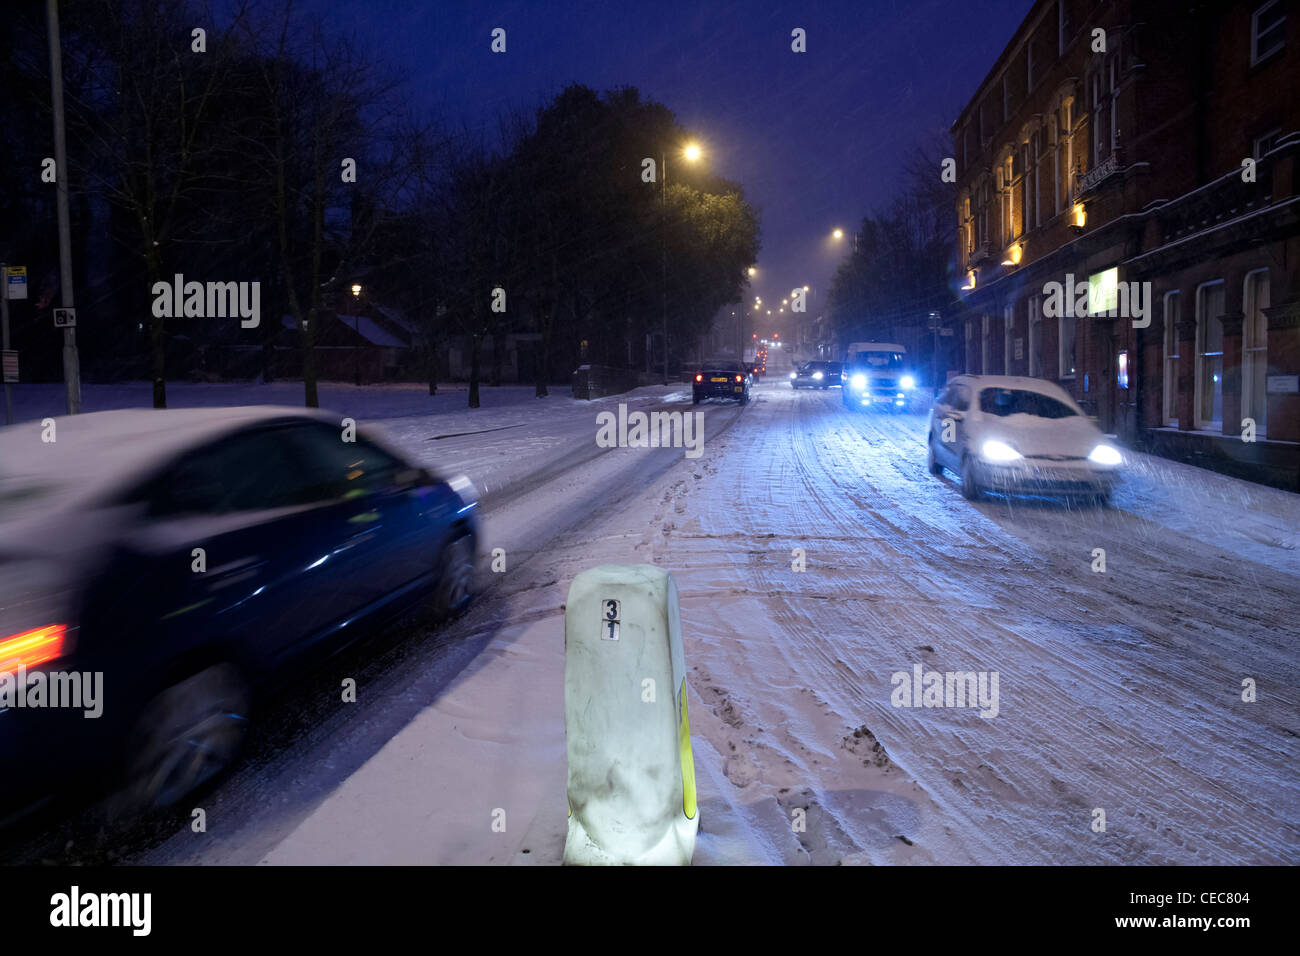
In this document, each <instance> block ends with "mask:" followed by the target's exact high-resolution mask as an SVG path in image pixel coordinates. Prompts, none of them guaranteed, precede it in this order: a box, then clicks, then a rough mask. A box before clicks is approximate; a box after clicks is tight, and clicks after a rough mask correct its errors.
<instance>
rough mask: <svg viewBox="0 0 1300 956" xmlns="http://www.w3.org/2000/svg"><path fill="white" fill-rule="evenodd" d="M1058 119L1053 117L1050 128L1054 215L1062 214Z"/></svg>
mask: <svg viewBox="0 0 1300 956" xmlns="http://www.w3.org/2000/svg"><path fill="white" fill-rule="evenodd" d="M1057 122H1058V120H1057V118H1056V116H1055V115H1053V117H1052V125H1051V126H1050V127H1049V130H1050V131H1051V136H1052V141H1051V145H1052V215H1053V216H1057V215H1060V213H1061V131H1060V129H1058V127H1057Z"/></svg>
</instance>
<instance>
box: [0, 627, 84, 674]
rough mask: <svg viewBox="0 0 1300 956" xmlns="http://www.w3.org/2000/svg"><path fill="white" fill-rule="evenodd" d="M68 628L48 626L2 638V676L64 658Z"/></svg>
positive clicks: (0, 664)
mask: <svg viewBox="0 0 1300 956" xmlns="http://www.w3.org/2000/svg"><path fill="white" fill-rule="evenodd" d="M67 630H68V629H67V627H66V625H63V624H47V625H46V626H45V627H36V628H32V629H31V630H30V631H23V632H22V633H20V634H10V635H9V636H8V637H4V638H0V674H8V673H16V672H17V671H18V669H19V668H24V669H26V668H32V667H36V666H37V665H39V664H44V663H46V662H47V661H52V660H54V659H56V658H59V657H62V656H63V654H64V650H65V645H66V643H67Z"/></svg>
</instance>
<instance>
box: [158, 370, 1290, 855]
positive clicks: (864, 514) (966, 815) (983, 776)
mask: <svg viewBox="0 0 1300 956" xmlns="http://www.w3.org/2000/svg"><path fill="white" fill-rule="evenodd" d="M206 388H211V387H206ZM363 391H364V390H363ZM492 395H493V390H485V405H486V406H487V407H486V408H485V409H482V410H479V411H478V412H474V413H467V412H464V411H462V410H458V409H454V408H451V407H448V408H446V409H441V410H440V411H441V412H442V413H440V414H436V415H429V414H428V409H427V407H426V409H425V411H424V412H420V411H419V410H418V409H419V406H420V405H421V402H426V403H427V402H428V401H429V398H428V396H427V395H426V394H422V395H421V398H420V400H415V399H414V398H413V399H412V400H411V405H410V407H409V408H408V407H406V406H404V405H403V401H404V399H403V400H395V399H394V398H393V397H392V396H391V395H390V396H388V397H386V398H385V397H382V396H380V397H372V398H369V399H363V398H362V396H360V395H357V396H355V398H356V399H357V402H354V406H356V408H357V409H358V410H357V411H355V412H354V413H355V414H358V415H362V414H364V415H366V416H367V420H371V421H376V420H377V421H379V422H380V424H381V425H383V426H384V427H385V428H386V429H387V430H388V431H389V433H390V434H391V435H392V436H393V437H394V439H395V440H397V441H399V442H400V443H402V444H403V445H404V446H405V447H406V448H408V449H409V450H410V451H411V452H412V454H415V455H417V456H421V457H422V460H425V461H428V462H429V463H430V464H434V465H436V466H438V467H444V468H446V467H450V466H455V467H456V468H457V469H458V470H465V471H467V472H468V473H469V474H470V476H471V477H472V478H474V479H475V481H476V482H481V483H486V484H489V485H493V484H496V483H497V482H498V481H500V482H501V484H500V487H501V488H503V489H506V491H504V492H503V493H502V494H501V495H500V496H498V497H496V498H495V499H494V500H493V501H491V502H489V506H488V508H487V509H486V511H487V513H486V520H485V534H484V540H483V542H482V543H483V548H484V551H485V552H487V551H489V550H490V549H492V548H494V547H500V548H503V549H504V550H505V552H506V555H507V560H508V569H507V571H506V573H505V574H503V575H496V576H494V577H495V579H494V580H491V581H490V583H491V584H492V585H493V586H492V588H491V589H490V590H489V591H488V592H487V593H486V594H485V596H484V598H483V600H482V601H481V602H480V603H479V604H478V605H477V606H476V607H475V608H474V609H472V610H471V612H470V613H469V614H468V615H467V616H466V617H465V618H464V619H462V620H461V621H459V622H457V623H456V624H455V625H453V626H452V627H451V628H448V629H446V630H445V631H444V632H442V633H441V634H439V635H437V636H436V638H433V639H421V641H419V642H417V644H418V649H417V650H415V651H412V652H411V655H410V658H409V659H404V660H402V662H401V663H400V664H392V665H385V666H384V667H382V668H381V667H379V666H378V665H376V668H375V669H374V670H375V673H374V674H372V675H370V676H369V677H368V678H367V679H365V680H360V681H359V686H360V689H361V693H360V698H361V702H360V703H359V704H358V705H356V707H357V708H361V709H360V710H357V711H355V712H348V711H347V709H346V708H340V707H339V706H337V705H335V706H333V707H332V708H331V709H329V710H324V709H322V711H321V712H320V713H317V714H314V715H313V716H312V720H311V724H312V726H311V727H310V729H308V730H305V731H304V732H303V733H304V737H303V738H302V739H301V740H300V741H299V742H297V743H295V744H294V746H293V747H292V748H286V749H285V751H284V752H283V753H281V752H278V751H277V752H276V753H274V754H269V755H265V756H263V757H258V758H255V759H253V760H252V761H250V766H249V767H247V768H246V769H245V770H244V771H242V772H241V773H238V774H236V776H235V779H234V780H233V781H232V782H231V784H230V785H229V786H227V787H225V788H223V790H222V791H221V792H219V793H217V794H216V795H215V797H214V798H213V801H212V807H211V808H210V810H209V820H210V821H212V822H210V832H209V834H207V835H203V836H198V835H195V834H193V833H190V832H188V831H184V832H178V833H177V834H176V835H175V836H173V837H172V838H171V839H169V840H167V841H165V842H164V843H162V844H161V845H160V846H158V847H156V848H154V849H151V850H149V851H147V852H144V853H141V854H138V855H136V856H135V857H134V859H135V860H136V861H138V862H149V863H160V862H194V863H203V862H209V863H251V862H267V863H272V864H276V863H489V862H490V863H515V864H554V863H558V862H559V860H560V857H561V854H562V850H563V841H564V832H565V794H564V787H565V749H564V720H563V671H564V662H563V633H564V632H563V625H564V620H563V610H562V605H563V602H564V600H565V595H566V592H567V589H568V585H569V582H570V581H571V580H572V578H573V576H574V575H575V574H576V573H578V572H579V571H581V570H583V569H585V568H587V567H590V566H592V565H594V564H599V563H607V562H620V563H623V562H627V563H636V562H648V563H653V564H657V565H659V566H661V567H664V568H667V569H669V570H670V571H672V573H673V574H674V576H675V577H676V579H677V583H678V587H679V590H680V593H681V603H682V621H683V630H684V643H685V651H686V664H687V670H688V673H689V675H690V678H689V684H690V714H691V728H692V737H693V746H694V753H695V765H696V775H697V780H698V783H699V795H700V808H701V810H700V813H701V827H700V836H699V843H698V846H697V850H696V855H695V862H696V864H697V865H708V864H724V863H770V864H780V863H789V864H800V863H812V864H835V863H841V862H842V863H874V864H887V863H1017V864H1022V863H1091V864H1158V863H1177V864H1188V863H1193V864H1194V863H1221V864H1239V863H1290V864H1294V863H1297V862H1300V773H1298V772H1297V769H1296V768H1297V757H1298V756H1300V748H1298V747H1297V733H1298V732H1300V706H1298V705H1300V680H1298V679H1297V678H1300V674H1298V673H1297V670H1298V669H1300V668H1298V667H1297V660H1298V658H1300V651H1298V649H1297V637H1300V627H1298V624H1297V622H1298V621H1300V614H1298V613H1297V612H1298V611H1300V496H1296V495H1293V494H1289V493H1287V492H1282V491H1277V490H1274V489H1270V488H1264V487H1261V486H1256V485H1251V484H1247V483H1244V482H1240V481H1237V480H1234V479H1231V478H1227V477H1225V476H1222V475H1217V474H1214V473H1211V472H1206V471H1202V470H1200V469H1196V468H1192V467H1190V466H1185V465H1180V464H1176V463H1171V462H1167V461H1164V460H1161V459H1154V458H1149V457H1147V456H1142V455H1133V456H1132V466H1131V468H1130V470H1129V475H1128V479H1127V481H1126V482H1125V484H1124V485H1122V486H1121V488H1120V489H1119V490H1118V491H1117V492H1116V495H1115V506H1114V508H1112V509H1108V510H1107V509H1096V508H1091V507H1084V508H1080V507H1079V506H1077V505H1075V506H1067V505H1064V504H1061V503H1058V502H1052V501H1043V500H1037V499H1005V498H996V497H995V498H991V499H989V500H986V501H983V502H980V503H978V504H972V503H970V502H967V501H966V500H964V499H963V498H962V497H961V495H960V491H959V488H958V486H957V484H956V481H955V480H954V479H953V478H952V476H950V475H946V476H945V477H944V478H942V479H940V478H934V477H932V476H930V475H929V474H928V473H927V472H926V469H925V454H924V444H923V437H924V429H925V419H924V417H922V416H907V415H900V416H877V415H870V414H866V415H864V414H850V413H849V412H847V411H845V410H844V409H843V408H841V406H840V403H839V396H838V393H837V392H835V391H830V392H826V393H822V392H804V391H800V392H793V391H792V390H791V389H789V388H788V387H784V386H783V385H782V384H779V383H771V382H768V383H764V384H763V385H761V386H760V387H759V388H758V389H757V390H756V392H755V401H754V402H753V403H752V404H751V405H750V406H749V407H748V408H745V409H743V410H739V409H733V408H729V407H724V406H716V405H706V406H703V410H704V411H705V414H706V421H707V422H708V426H709V430H708V438H707V441H706V443H705V446H704V454H703V456H702V457H701V458H698V459H695V460H691V459H687V458H685V457H684V456H683V455H682V453H681V451H680V450H673V449H612V450H608V451H606V452H605V453H603V454H599V455H596V454H593V451H592V445H593V444H594V432H595V428H594V418H595V413H596V411H597V410H598V408H604V407H611V405H612V404H616V403H617V402H618V401H626V402H629V403H630V404H638V403H639V404H640V406H641V407H647V408H648V407H674V406H676V407H681V408H683V409H689V408H691V405H690V402H689V396H688V395H687V394H683V393H682V392H681V390H680V388H679V389H677V390H674V389H641V390H638V391H637V392H635V393H631V394H630V395H629V396H624V397H620V398H617V399H614V400H608V399H607V400H605V402H604V403H603V404H600V405H599V406H593V405H592V404H588V403H577V402H573V401H572V400H571V399H567V398H563V399H559V400H554V399H548V400H546V401H545V402H537V401H536V400H532V399H531V397H529V400H528V401H524V400H523V397H522V396H519V397H517V400H511V399H510V397H509V396H507V395H505V394H504V393H499V394H498V395H497V398H496V400H494V399H493V398H492V397H491V396H492ZM441 398H442V396H439V399H441ZM463 398H464V396H463V393H462V394H461V395H460V396H459V400H460V401H461V402H463ZM259 400H264V399H259ZM290 400H291V399H290ZM366 401H369V402H370V403H371V405H370V406H369V407H363V405H362V404H359V403H363V402H366ZM322 404H323V405H324V404H334V405H335V406H336V407H340V408H341V409H342V410H343V411H345V412H346V411H350V409H348V408H344V407H343V406H342V403H339V402H335V403H330V402H329V401H328V399H327V397H323V399H322ZM462 419H463V421H462ZM516 424H518V425H520V426H521V427H519V428H514V429H503V430H501V431H497V432H486V431H482V430H484V429H487V428H497V427H500V426H503V425H516ZM471 430H477V431H480V432H481V433H480V434H479V435H478V436H476V437H475V438H474V439H472V440H471V439H469V437H468V436H465V438H464V439H461V438H447V439H434V440H430V439H431V436H437V435H446V434H451V433H453V432H460V431H471ZM512 432H514V433H515V434H512ZM457 442H461V444H456V443H457ZM434 449H436V451H434ZM565 460H578V461H579V462H580V464H579V466H577V467H571V468H569V469H567V470H562V469H560V468H558V466H557V463H561V462H563V461H565ZM539 469H540V470H541V471H542V472H545V474H544V476H543V478H544V480H534V479H530V478H529V475H530V474H531V475H536V474H538V473H539ZM795 549H803V551H804V552H805V561H806V569H805V570H803V571H797V570H794V569H793V568H792V561H794V560H795V555H793V554H792V552H794V551H795ZM1097 549H1104V552H1105V570H1104V571H1099V570H1094V568H1095V567H1097V558H1096V555H1097ZM917 667H919V668H920V669H921V671H922V672H930V671H937V672H941V673H943V672H963V673H965V672H980V673H985V674H988V675H996V677H997V680H998V683H997V685H996V686H997V688H998V692H999V696H998V698H997V701H996V716H981V710H980V708H979V707H977V706H965V707H943V706H917V707H901V706H895V703H896V702H897V701H898V695H897V683H898V682H897V681H895V680H894V679H893V677H894V675H895V674H903V675H907V676H910V675H912V674H913V672H914V668H917ZM334 676H335V677H337V675H334ZM1248 679H1249V680H1251V681H1253V682H1254V684H1255V686H1256V687H1257V691H1256V693H1257V695H1258V697H1257V700H1256V701H1254V702H1252V703H1247V702H1244V701H1243V700H1242V687H1243V681H1245V680H1248ZM334 686H337V683H335V685H334ZM985 712H986V713H987V712H988V708H985ZM799 809H803V810H805V811H806V815H807V816H806V819H807V827H806V830H805V831H804V832H796V830H795V829H794V828H793V827H792V826H791V821H792V817H793V816H794V811H796V810H799ZM497 811H504V814H505V816H504V819H505V821H506V827H505V831H504V832H499V829H494V828H493V822H494V820H495V819H498V818H499V816H500V815H499V814H497ZM1098 811H1102V812H1104V819H1105V829H1104V831H1102V830H1100V829H1099V828H1097V827H1098V821H1099V820H1100V815H1099V813H1098ZM494 814H495V816H494ZM1095 828H1097V829H1095Z"/></svg>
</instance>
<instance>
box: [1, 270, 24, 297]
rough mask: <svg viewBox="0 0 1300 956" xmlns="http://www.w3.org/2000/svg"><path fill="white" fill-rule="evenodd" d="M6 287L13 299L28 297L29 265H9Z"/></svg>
mask: <svg viewBox="0 0 1300 956" xmlns="http://www.w3.org/2000/svg"><path fill="white" fill-rule="evenodd" d="M5 272H6V273H8V275H7V276H6V277H5V288H6V289H7V290H8V291H7V295H8V296H9V298H11V299H25V298H27V267H26V266H9V267H8V268H7V269H6V270H5Z"/></svg>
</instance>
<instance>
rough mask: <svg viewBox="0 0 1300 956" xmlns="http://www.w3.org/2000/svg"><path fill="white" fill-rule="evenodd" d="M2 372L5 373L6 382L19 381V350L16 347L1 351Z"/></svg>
mask: <svg viewBox="0 0 1300 956" xmlns="http://www.w3.org/2000/svg"><path fill="white" fill-rule="evenodd" d="M0 372H2V373H3V377H4V384H6V385H11V384H13V383H14V382H17V381H18V351H17V350H16V349H5V350H4V351H3V352H0Z"/></svg>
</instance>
